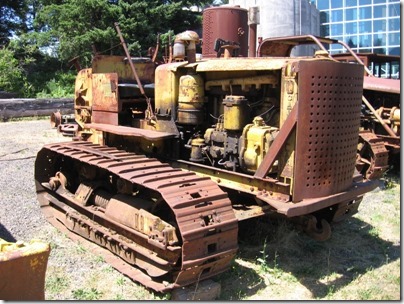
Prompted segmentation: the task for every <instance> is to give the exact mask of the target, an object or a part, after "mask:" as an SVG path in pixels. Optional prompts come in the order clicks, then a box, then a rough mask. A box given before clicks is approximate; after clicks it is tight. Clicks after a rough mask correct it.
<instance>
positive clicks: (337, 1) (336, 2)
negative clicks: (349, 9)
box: [331, 0, 342, 8]
mask: <svg viewBox="0 0 404 304" xmlns="http://www.w3.org/2000/svg"><path fill="white" fill-rule="evenodd" d="M341 7H342V0H331V8H341Z"/></svg>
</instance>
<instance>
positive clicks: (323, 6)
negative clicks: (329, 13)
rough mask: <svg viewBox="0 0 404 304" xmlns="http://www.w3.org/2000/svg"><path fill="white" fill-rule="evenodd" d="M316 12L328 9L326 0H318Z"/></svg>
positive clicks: (328, 5)
mask: <svg viewBox="0 0 404 304" xmlns="http://www.w3.org/2000/svg"><path fill="white" fill-rule="evenodd" d="M317 8H318V10H320V11H321V10H325V9H329V8H330V3H329V1H328V0H318V1H317Z"/></svg>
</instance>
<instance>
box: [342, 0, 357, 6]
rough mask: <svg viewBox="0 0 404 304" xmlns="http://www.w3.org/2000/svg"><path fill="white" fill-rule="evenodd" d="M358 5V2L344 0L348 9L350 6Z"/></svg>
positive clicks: (355, 0)
mask: <svg viewBox="0 0 404 304" xmlns="http://www.w3.org/2000/svg"><path fill="white" fill-rule="evenodd" d="M357 5H358V0H346V2H345V6H346V7H350V6H357Z"/></svg>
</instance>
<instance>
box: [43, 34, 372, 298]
mask: <svg viewBox="0 0 404 304" xmlns="http://www.w3.org/2000/svg"><path fill="white" fill-rule="evenodd" d="M194 34H195V33H192V32H185V34H184V35H179V36H178V37H180V39H178V40H176V42H178V44H181V43H182V45H184V46H186V47H187V51H188V53H187V57H186V60H184V58H182V59H181V58H180V57H181V56H180V57H178V58H176V57H175V56H174V59H175V60H172V62H171V63H167V64H162V65H159V66H158V67H157V68H156V67H155V64H154V63H153V62H152V61H151V60H150V59H148V58H134V59H130V60H128V58H130V57H123V56H122V57H121V56H97V57H95V58H94V60H93V64H92V67H91V68H87V69H83V70H81V71H80V72H79V73H78V75H77V79H76V84H75V104H74V109H75V119H76V122H77V123H78V125H79V133H78V136H76V137H75V138H74V140H73V141H70V142H65V143H57V144H49V145H46V146H44V147H43V148H42V150H41V151H40V152H39V153H38V156H37V159H36V164H35V180H36V191H37V194H38V200H39V202H40V206H41V208H42V210H43V212H44V213H45V214H46V217H47V219H48V220H49V221H50V222H51V223H52V224H54V225H55V226H57V227H60V228H61V229H66V231H70V232H72V233H75V234H78V235H80V236H82V237H84V238H86V239H88V240H90V241H92V242H94V243H96V244H98V245H100V246H101V247H104V248H105V249H107V250H108V251H109V252H112V253H114V254H115V255H116V256H119V257H120V258H121V260H120V262H119V263H115V264H114V265H113V266H114V267H116V268H117V269H118V270H121V271H122V272H123V273H125V274H126V275H127V276H129V277H131V278H132V279H133V280H135V281H138V282H140V283H142V284H144V285H145V286H147V287H149V288H152V289H154V290H156V291H160V292H161V291H167V290H171V289H173V288H178V287H181V286H185V285H188V284H191V283H194V282H197V281H198V280H203V279H205V278H208V277H212V276H214V275H217V274H219V273H221V272H223V271H225V270H227V269H228V268H229V266H230V262H231V260H232V259H233V258H234V256H235V254H236V253H237V249H238V245H237V234H238V222H239V221H244V220H248V219H251V218H254V217H259V216H267V218H268V220H270V218H271V217H270V216H268V215H276V216H282V217H285V218H289V219H290V220H292V221H294V222H295V223H296V224H298V225H299V226H301V227H303V229H304V230H305V231H306V232H307V233H308V234H309V235H310V236H312V237H313V238H315V239H319V240H323V239H327V238H328V237H329V236H330V233H331V229H330V224H331V223H332V222H338V221H341V220H342V219H344V218H345V217H347V216H351V215H352V214H354V213H355V212H357V209H358V206H359V204H360V202H361V200H362V198H363V195H364V194H365V193H366V192H368V191H371V190H373V189H374V188H376V186H377V182H376V181H371V180H368V179H366V177H363V175H361V174H360V173H359V172H358V170H357V169H356V167H355V165H356V159H357V145H358V138H359V127H360V115H361V97H362V90H363V75H364V73H363V66H361V65H355V64H348V63H341V62H335V61H334V60H332V59H330V58H327V57H324V56H314V57H313V56H312V57H296V58H282V57H276V58H275V57H262V58H257V57H254V58H250V57H241V56H237V52H236V51H237V47H238V46H237V45H235V44H232V43H222V42H223V41H225V40H218V43H217V44H218V45H219V46H220V50H222V52H218V57H217V58H211V57H208V58H204V59H201V60H196V58H195V48H194V47H195V44H194V42H197V40H198V38H197V37H196V35H194ZM181 37H182V38H181ZM181 39H182V40H181ZM204 45H205V43H204ZM175 47H176V46H175V45H174V51H175ZM219 55H220V57H219ZM232 55H236V56H234V57H233V56H232ZM132 65H133V67H135V71H136V73H135V76H136V77H134V75H133V74H132V69H131V66H132ZM135 79H137V80H138V81H135Z"/></svg>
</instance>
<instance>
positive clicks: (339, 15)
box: [331, 10, 343, 22]
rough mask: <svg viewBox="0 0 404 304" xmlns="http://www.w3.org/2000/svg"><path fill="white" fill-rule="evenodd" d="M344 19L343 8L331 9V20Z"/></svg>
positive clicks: (338, 20)
mask: <svg viewBox="0 0 404 304" xmlns="http://www.w3.org/2000/svg"><path fill="white" fill-rule="evenodd" d="M341 21H343V19H342V10H335V11H331V22H341Z"/></svg>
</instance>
